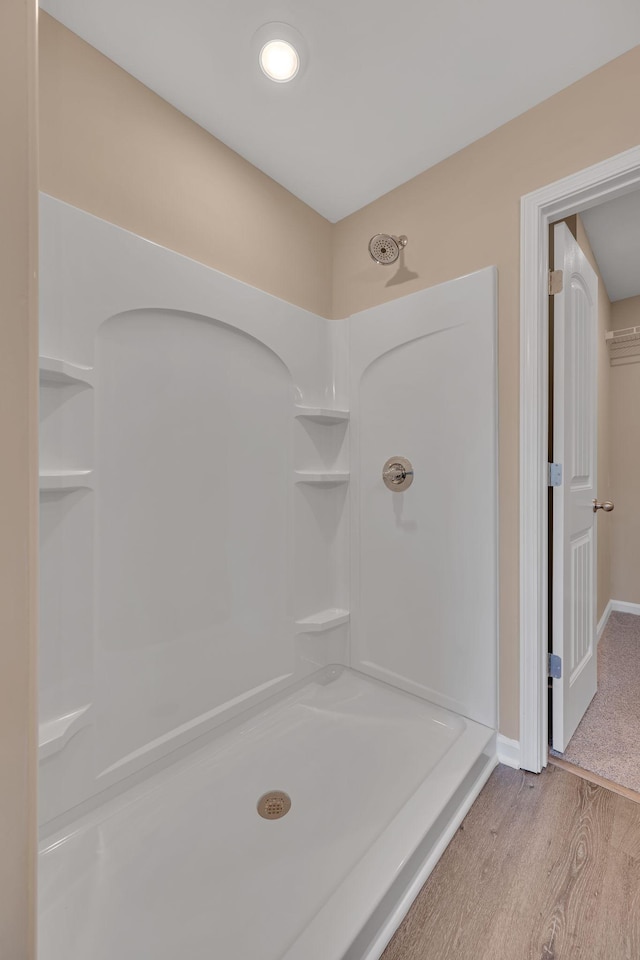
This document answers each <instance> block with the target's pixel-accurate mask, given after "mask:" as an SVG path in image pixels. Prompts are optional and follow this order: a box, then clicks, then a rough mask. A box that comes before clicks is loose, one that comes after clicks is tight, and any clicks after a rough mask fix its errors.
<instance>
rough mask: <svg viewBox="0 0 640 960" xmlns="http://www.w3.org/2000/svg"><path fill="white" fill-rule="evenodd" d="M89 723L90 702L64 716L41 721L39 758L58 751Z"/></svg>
mask: <svg viewBox="0 0 640 960" xmlns="http://www.w3.org/2000/svg"><path fill="white" fill-rule="evenodd" d="M89 723H91V704H90V703H87V704H86V705H85V706H84V707H79V708H78V709H77V710H73V711H72V712H71V713H67V714H65V715H64V717H56V718H55V720H47V722H46V723H41V724H40V727H39V731H38V733H39V737H38V756H39V757H40V759H41V760H44V759H45V758H46V757H50V756H51V755H52V754H54V753H59V752H60V751H61V750H62V749H63V748H64V747H66V745H67V744H68V743H69V740H71V737H73V736H74V734H76V733H77V732H78V730H81V729H82V728H83V727H86V726H88V725H89Z"/></svg>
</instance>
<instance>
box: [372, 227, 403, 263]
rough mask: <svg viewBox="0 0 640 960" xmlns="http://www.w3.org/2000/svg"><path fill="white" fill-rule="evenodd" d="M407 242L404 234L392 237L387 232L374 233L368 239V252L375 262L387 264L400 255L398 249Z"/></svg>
mask: <svg viewBox="0 0 640 960" xmlns="http://www.w3.org/2000/svg"><path fill="white" fill-rule="evenodd" d="M407 243H408V240H407V238H406V237H405V236H404V234H403V235H402V236H400V237H392V236H391V235H390V234H388V233H376V235H375V237H371V240H369V254H370V256H371V259H372V260H375V262H376V263H381V264H383V265H385V266H386V265H387V264H389V263H395V262H396V260H397V259H398V257H399V256H400V251H401V250H402V248H403V247H406V245H407Z"/></svg>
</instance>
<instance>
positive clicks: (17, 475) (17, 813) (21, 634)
mask: <svg viewBox="0 0 640 960" xmlns="http://www.w3.org/2000/svg"><path fill="white" fill-rule="evenodd" d="M35 70H36V3H35V0H2V2H1V3H0V131H1V137H2V150H1V151H0V157H1V158H2V159H1V161H0V163H1V164H2V169H1V176H0V318H1V320H0V436H1V437H2V471H1V472H0V531H2V533H1V536H0V770H1V771H2V774H1V778H0V957H1V958H2V960H31V958H33V957H34V954H35V949H34V938H35V933H34V931H35V923H34V900H35V845H36V818H35V769H36V742H37V741H36V714H35V709H36V703H35V676H36V664H35V623H36V615H37V609H36V603H37V600H36V596H37V590H36V568H35V564H36V522H37V505H38V492H37V490H38V480H37V473H38V468H37V463H38V460H37V375H38V374H37V370H38V362H37V299H36V298H37V282H36V273H35V271H36V268H37V262H36V250H37V233H36V209H37V207H36V203H37V173H36V118H35V93H36V90H35V87H36V84H35V76H36V74H35Z"/></svg>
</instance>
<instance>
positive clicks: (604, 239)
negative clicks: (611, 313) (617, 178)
mask: <svg viewBox="0 0 640 960" xmlns="http://www.w3.org/2000/svg"><path fill="white" fill-rule="evenodd" d="M580 216H581V217H582V222H583V224H584V228H585V230H586V233H587V236H588V238H589V243H590V244H591V249H592V250H593V254H594V256H595V258H596V262H597V264H598V267H599V269H600V275H601V277H602V279H603V281H604V285H605V287H606V288H607V294H608V295H609V300H611V301H612V302H614V301H615V300H626V299H627V297H637V296H640V190H636V191H635V192H633V193H627V194H625V196H623V197H618V198H617V199H616V200H609V201H608V202H607V203H602V204H600V206H598V207H592V208H591V209H590V210H585V212H584V213H581V214H580Z"/></svg>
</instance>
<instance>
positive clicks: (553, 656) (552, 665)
mask: <svg viewBox="0 0 640 960" xmlns="http://www.w3.org/2000/svg"><path fill="white" fill-rule="evenodd" d="M548 656H549V660H548V664H549V669H548V670H547V674H548V676H550V677H552V678H553V679H554V680H560V679H561V678H562V657H559V656H558V654H557V653H550V654H549V655H548Z"/></svg>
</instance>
